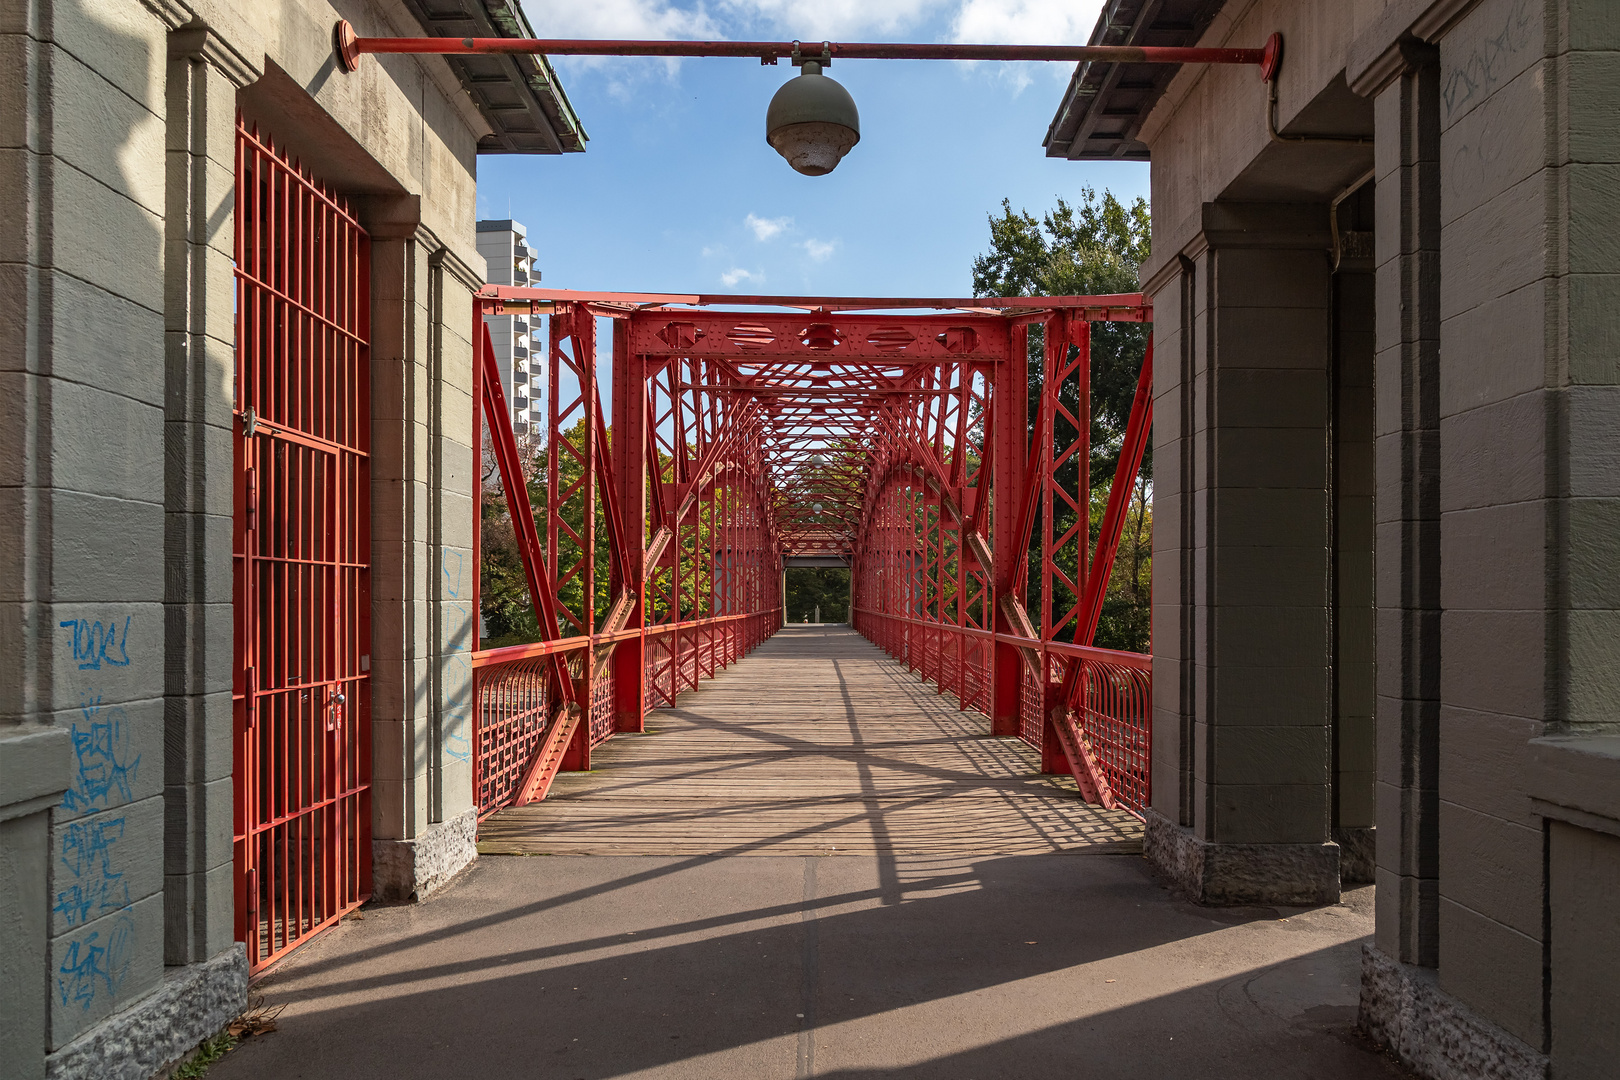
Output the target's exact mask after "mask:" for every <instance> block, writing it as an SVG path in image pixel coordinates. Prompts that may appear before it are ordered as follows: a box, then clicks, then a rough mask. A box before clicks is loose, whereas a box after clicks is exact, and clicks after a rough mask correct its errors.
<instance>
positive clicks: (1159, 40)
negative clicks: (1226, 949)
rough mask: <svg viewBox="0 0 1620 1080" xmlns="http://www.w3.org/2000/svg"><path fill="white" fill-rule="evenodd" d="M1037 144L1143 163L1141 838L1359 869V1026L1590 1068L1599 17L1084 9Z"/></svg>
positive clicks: (1608, 589)
mask: <svg viewBox="0 0 1620 1080" xmlns="http://www.w3.org/2000/svg"><path fill="white" fill-rule="evenodd" d="M1273 32H1280V33H1281V34H1282V36H1283V42H1284V52H1283V61H1282V65H1281V71H1280V75H1279V78H1278V80H1277V82H1276V84H1275V89H1276V103H1275V106H1274V108H1275V112H1274V122H1273V123H1271V124H1268V87H1267V85H1266V84H1265V83H1263V82H1262V80H1261V79H1260V78H1259V77H1258V75H1257V73H1256V71H1255V70H1254V69H1253V68H1230V67H1222V68H1218V67H1186V68H1182V69H1170V70H1164V69H1157V70H1155V69H1146V68H1141V67H1120V68H1115V67H1113V66H1110V65H1091V66H1090V67H1089V68H1088V67H1086V66H1082V67H1081V68H1080V69H1079V70H1078V71H1077V72H1076V74H1075V77H1074V80H1073V81H1072V83H1071V85H1070V88H1069V91H1068V93H1067V95H1066V97H1065V99H1064V102H1063V105H1062V107H1061V109H1060V110H1059V113H1058V115H1057V117H1056V118H1055V120H1054V121H1053V125H1052V128H1051V132H1050V134H1049V136H1048V141H1047V148H1048V153H1049V154H1050V155H1053V156H1063V157H1069V158H1075V159H1087V160H1107V159H1132V158H1134V159H1143V158H1146V159H1148V160H1150V161H1151V163H1152V194H1153V255H1152V259H1151V261H1150V262H1149V263H1148V264H1147V265H1146V266H1144V267H1143V269H1142V280H1143V284H1144V287H1145V288H1146V290H1147V291H1148V292H1149V293H1150V294H1151V295H1152V297H1153V301H1154V311H1155V339H1156V343H1157V352H1158V356H1159V358H1160V359H1159V361H1158V364H1157V365H1156V367H1155V387H1154V393H1155V417H1156V427H1155V433H1154V439H1155V463H1156V475H1155V515H1154V516H1155V525H1156V526H1157V527H1156V529H1155V531H1154V544H1155V551H1154V571H1155V573H1154V582H1153V590H1154V629H1155V635H1154V644H1155V657H1154V705H1155V718H1154V763H1155V764H1154V777H1153V814H1152V815H1151V819H1150V822H1149V830H1148V844H1147V847H1148V855H1149V857H1150V858H1151V859H1152V860H1153V861H1154V862H1155V863H1156V864H1158V866H1160V867H1161V868H1162V869H1163V870H1164V871H1165V872H1166V873H1168V874H1169V875H1171V876H1172V877H1173V878H1175V879H1176V880H1177V881H1178V882H1179V883H1180V885H1181V886H1182V887H1183V888H1184V889H1185V890H1186V891H1187V892H1189V893H1190V894H1192V895H1193V896H1195V897H1197V898H1199V899H1201V900H1204V901H1206V902H1212V903H1247V902H1281V903H1307V902H1323V901H1332V900H1334V899H1336V898H1337V897H1338V896H1339V892H1340V887H1341V882H1344V881H1363V880H1368V879H1374V880H1376V883H1377V899H1376V906H1377V933H1376V941H1375V943H1374V944H1373V945H1372V946H1370V947H1369V948H1368V949H1367V950H1366V953H1365V970H1364V976H1363V984H1362V996H1361V1019H1362V1023H1363V1025H1364V1026H1365V1027H1366V1028H1367V1029H1368V1030H1369V1031H1370V1032H1371V1033H1372V1034H1373V1035H1374V1036H1376V1037H1377V1038H1380V1039H1382V1040H1385V1041H1387V1042H1388V1043H1389V1044H1390V1045H1391V1046H1392V1047H1393V1048H1394V1049H1395V1051H1396V1052H1397V1053H1398V1054H1399V1055H1400V1056H1401V1057H1402V1058H1403V1059H1405V1060H1406V1061H1407V1062H1409V1063H1410V1064H1412V1065H1413V1066H1415V1067H1416V1068H1417V1069H1418V1071H1420V1072H1421V1073H1422V1074H1424V1075H1426V1076H1433V1077H1447V1078H1449V1077H1478V1076H1490V1077H1531V1076H1536V1077H1540V1076H1544V1075H1548V1073H1549V1070H1550V1074H1551V1075H1554V1076H1557V1077H1560V1078H1566V1077H1570V1078H1573V1077H1598V1076H1612V1075H1613V1074H1614V1073H1613V1068H1614V1062H1615V1061H1617V1060H1620V1021H1617V1019H1616V1018H1617V1017H1620V980H1617V979H1616V978H1615V972H1616V971H1620V901H1617V899H1616V897H1620V889H1617V888H1616V886H1617V885H1620V738H1617V736H1616V732H1617V723H1620V680H1617V678H1616V672H1620V577H1617V575H1616V567H1620V516H1617V515H1620V486H1617V484H1620V481H1617V477H1620V471H1617V470H1616V468H1615V464H1614V463H1615V460H1616V457H1617V455H1620V336H1617V332H1616V328H1617V327H1620V322H1617V312H1620V303H1617V299H1616V297H1617V292H1616V290H1617V289H1620V246H1617V242H1616V239H1615V237H1616V231H1615V223H1616V221H1617V219H1620V126H1617V125H1616V124H1615V122H1614V118H1615V110H1616V104H1617V102H1620V7H1617V6H1616V5H1615V4H1613V3H1612V2H1610V0H1438V2H1434V0H1226V2H1222V0H1215V2H1198V0H1163V2H1143V0H1112V2H1110V3H1109V4H1107V5H1106V6H1105V10H1104V12H1103V16H1102V18H1101V20H1100V21H1099V23H1098V29H1097V32H1096V34H1095V35H1094V38H1093V40H1094V41H1097V42H1106V43H1108V44H1125V43H1138V44H1194V43H1201V44H1205V45H1223V44H1231V45H1241V46H1259V45H1262V44H1264V42H1265V41H1266V39H1267V38H1268V36H1269V35H1271V34H1272V33H1273Z"/></svg>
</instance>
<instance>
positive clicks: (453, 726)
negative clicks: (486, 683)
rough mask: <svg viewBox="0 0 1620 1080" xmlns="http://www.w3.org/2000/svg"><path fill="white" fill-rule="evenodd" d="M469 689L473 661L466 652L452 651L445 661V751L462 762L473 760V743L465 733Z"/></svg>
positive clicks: (467, 717)
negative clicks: (470, 660) (463, 653)
mask: <svg viewBox="0 0 1620 1080" xmlns="http://www.w3.org/2000/svg"><path fill="white" fill-rule="evenodd" d="M471 691H472V665H471V664H469V663H467V658H466V657H465V656H462V655H459V654H455V653H452V654H450V655H449V656H446V657H445V664H444V692H445V693H444V696H445V702H444V753H445V756H446V757H448V758H451V759H453V760H455V761H459V762H461V763H463V764H466V763H467V762H469V761H471V760H472V743H470V742H469V741H468V740H467V736H466V734H465V732H466V730H467V722H468V721H469V720H470V719H471V718H472V708H471V706H470V704H469V703H468V700H467V698H468V696H469V694H470V693H471Z"/></svg>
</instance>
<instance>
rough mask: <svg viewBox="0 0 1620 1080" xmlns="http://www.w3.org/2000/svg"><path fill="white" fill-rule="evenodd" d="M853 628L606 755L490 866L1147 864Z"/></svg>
mask: <svg viewBox="0 0 1620 1080" xmlns="http://www.w3.org/2000/svg"><path fill="white" fill-rule="evenodd" d="M987 730H988V724H987V722H986V721H985V719H984V717H982V716H981V715H979V714H977V713H965V712H960V711H958V710H957V709H955V708H954V707H953V705H952V699H951V698H949V697H947V696H943V695H941V694H939V693H938V692H937V691H936V690H935V689H934V688H933V687H931V686H929V685H927V684H926V683H924V682H922V680H920V679H919V678H918V677H917V676H916V675H914V674H912V673H911V672H910V671H908V670H907V669H906V668H905V667H904V666H903V665H902V664H900V663H899V662H897V661H895V660H892V659H890V658H889V657H888V656H886V655H885V654H884V653H883V652H882V651H880V650H879V649H878V648H877V647H876V646H875V645H873V644H871V643H870V642H869V641H867V640H866V639H865V638H863V637H861V636H860V635H859V634H857V633H855V632H854V631H853V630H851V629H849V628H848V627H844V626H833V625H828V626H791V627H787V628H784V629H783V630H781V631H779V632H778V633H777V634H776V635H775V636H774V637H773V638H771V640H769V641H767V642H766V643H765V644H763V645H761V646H760V647H759V648H758V649H756V650H755V651H754V652H753V654H752V655H750V656H749V657H747V658H746V659H744V660H742V661H741V662H740V663H738V664H735V665H733V666H732V667H731V668H730V669H729V670H727V671H725V672H722V673H721V674H720V675H718V676H717V677H716V678H714V679H713V680H711V681H709V682H706V683H704V684H703V685H702V687H701V688H700V689H699V690H697V691H693V692H689V693H686V694H682V695H681V697H680V698H679V700H678V701H677V702H676V704H675V707H674V708H671V709H660V710H658V711H656V712H653V713H650V714H649V715H648V717H647V731H646V733H645V734H639V735H617V736H615V737H614V738H612V739H610V740H608V741H607V742H606V743H604V744H602V745H601V746H599V747H598V748H597V750H596V752H595V754H594V755H593V757H594V761H593V766H594V768H593V770H592V771H591V772H588V773H562V774H561V775H559V776H558V777H557V780H556V782H555V783H554V784H553V785H552V788H551V794H550V795H549V797H547V799H546V800H545V801H544V802H541V803H536V804H534V805H531V806H525V807H519V808H514V809H510V810H505V811H502V812H501V813H499V814H496V815H495V816H494V817H492V818H490V819H489V820H488V821H486V822H485V823H484V824H483V826H482V827H481V828H480V830H479V845H478V847H479V851H480V852H482V853H486V854H555V855H563V854H571V855H580V854H589V855H671V856H677V855H679V856H687V855H833V854H836V855H907V856H945V857H952V856H964V855H965V856H973V855H1025V854H1054V853H1072V854H1083V853H1088V852H1107V853H1110V854H1119V853H1127V852H1134V851H1139V850H1140V848H1141V835H1142V833H1141V825H1140V823H1139V822H1138V821H1137V820H1136V819H1135V818H1134V817H1132V816H1131V815H1129V814H1127V813H1125V812H1123V811H1106V810H1101V809H1099V808H1096V807H1092V806H1088V805H1086V804H1085V803H1084V802H1082V801H1081V800H1080V797H1079V795H1078V793H1077V792H1076V790H1075V786H1074V781H1073V780H1072V779H1071V778H1069V777H1056V776H1042V775H1040V774H1039V772H1038V769H1039V766H1040V755H1039V754H1037V753H1036V752H1035V751H1034V750H1032V749H1030V747H1028V746H1027V745H1026V744H1024V743H1023V742H1022V741H1021V740H1018V739H998V738H991V737H989V736H988V735H987V734H986V731H987Z"/></svg>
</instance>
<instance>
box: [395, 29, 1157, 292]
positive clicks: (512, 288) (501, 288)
mask: <svg viewBox="0 0 1620 1080" xmlns="http://www.w3.org/2000/svg"><path fill="white" fill-rule="evenodd" d="M412 40H414V39H412ZM477 297H478V301H479V302H480V303H484V304H486V305H491V306H490V307H489V309H488V310H487V311H486V312H485V314H490V315H503V314H504V315H513V314H518V315H522V314H549V312H536V311H535V310H534V309H533V308H532V307H530V308H527V309H519V308H516V307H514V306H511V305H513V304H522V303H524V302H528V303H529V304H531V305H533V304H542V305H544V304H602V305H619V306H624V307H627V308H631V309H645V308H660V307H664V306H667V305H675V306H677V307H679V306H682V305H684V306H689V307H712V306H713V305H715V304H736V305H738V306H740V307H788V308H802V309H804V310H806V311H816V310H821V311H828V312H833V311H891V310H892V311H900V310H905V309H909V308H928V309H932V310H935V311H955V310H961V311H970V312H978V313H981V314H985V315H1000V314H1001V313H1002V311H1003V310H1013V309H1017V310H1018V311H1019V312H1020V313H1023V312H1031V311H1034V312H1041V311H1050V310H1053V309H1056V308H1084V309H1086V311H1087V313H1088V314H1087V318H1089V319H1091V320H1092V321H1093V322H1152V321H1153V302H1152V301H1151V300H1150V299H1149V298H1148V297H1146V296H1144V295H1143V294H1142V293H1102V294H1099V295H1096V296H966V297H962V296H958V297H939V296H935V297H921V296H787V295H780V296H770V295H751V294H745V293H639V292H636V293H631V292H595V291H591V290H575V289H548V288H537V287H535V286H532V285H485V286H483V287H482V288H480V289H479V290H478V293H477ZM495 301H502V302H506V304H507V306H506V307H505V309H504V310H500V311H497V310H495V309H494V306H493V302H495ZM1094 312H1095V313H1096V314H1093V313H1094ZM1105 313H1106V314H1105ZM603 314H609V313H608V312H604V313H603Z"/></svg>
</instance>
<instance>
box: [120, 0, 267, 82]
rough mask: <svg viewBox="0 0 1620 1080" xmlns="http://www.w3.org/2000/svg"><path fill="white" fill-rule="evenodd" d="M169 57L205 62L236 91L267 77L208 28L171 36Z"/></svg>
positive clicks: (189, 29) (184, 30) (181, 30)
mask: <svg viewBox="0 0 1620 1080" xmlns="http://www.w3.org/2000/svg"><path fill="white" fill-rule="evenodd" d="M148 6H149V7H150V6H151V4H150V3H149V4H148ZM169 56H170V57H172V58H174V59H179V58H181V57H186V58H190V59H193V60H198V61H203V62H206V63H207V64H209V65H210V66H211V67H213V68H214V70H216V71H218V72H219V73H220V74H221V75H223V76H225V77H226V78H227V79H229V80H230V81H231V82H232V84H234V85H235V86H236V88H237V89H241V88H242V87H244V86H248V85H250V84H252V83H254V82H257V81H258V78H259V76H261V75H263V74H264V71H263V70H262V69H260V68H258V67H255V66H254V65H253V64H252V63H250V62H249V61H248V59H247V57H245V56H243V55H242V54H241V53H239V52H237V51H236V49H235V48H234V47H233V46H232V45H231V43H230V42H228V41H226V40H225V39H224V38H222V37H220V36H219V35H218V34H217V33H215V32H214V31H213V30H211V29H209V28H208V27H206V26H184V27H181V28H179V29H177V30H175V31H174V33H172V34H170V35H169Z"/></svg>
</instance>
